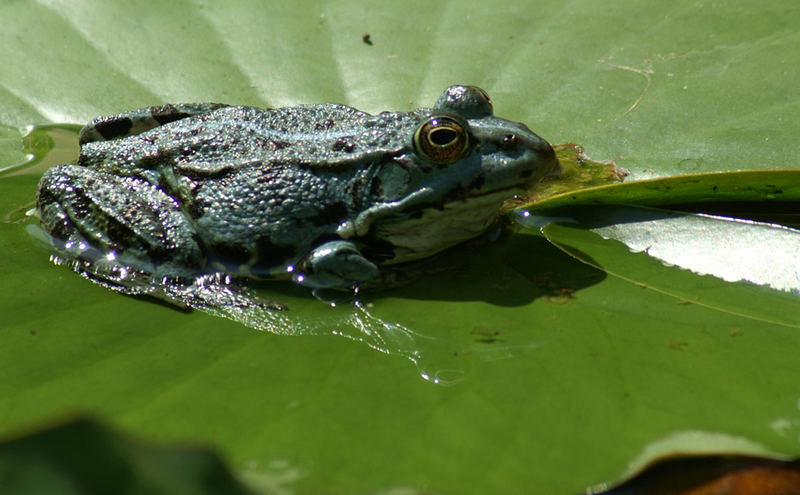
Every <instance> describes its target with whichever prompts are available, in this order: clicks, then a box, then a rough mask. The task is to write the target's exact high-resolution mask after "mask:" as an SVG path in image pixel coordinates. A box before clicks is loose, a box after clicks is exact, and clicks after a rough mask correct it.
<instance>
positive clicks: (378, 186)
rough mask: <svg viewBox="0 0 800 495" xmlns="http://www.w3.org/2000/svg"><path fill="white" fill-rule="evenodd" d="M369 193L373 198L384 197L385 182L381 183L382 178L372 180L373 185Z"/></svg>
mask: <svg viewBox="0 0 800 495" xmlns="http://www.w3.org/2000/svg"><path fill="white" fill-rule="evenodd" d="M369 193H370V194H372V195H373V196H383V181H381V178H380V177H375V178H374V179H372V183H370V185H369Z"/></svg>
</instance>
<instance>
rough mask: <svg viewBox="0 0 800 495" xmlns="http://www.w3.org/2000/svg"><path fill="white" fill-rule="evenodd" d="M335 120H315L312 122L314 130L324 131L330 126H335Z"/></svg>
mask: <svg viewBox="0 0 800 495" xmlns="http://www.w3.org/2000/svg"><path fill="white" fill-rule="evenodd" d="M335 125H336V122H335V121H333V120H331V119H325V120H323V121H322V122H317V123H316V124H314V130H316V131H326V130H328V129H330V128H331V127H333V126H335Z"/></svg>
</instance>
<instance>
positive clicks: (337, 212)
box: [308, 201, 348, 227]
mask: <svg viewBox="0 0 800 495" xmlns="http://www.w3.org/2000/svg"><path fill="white" fill-rule="evenodd" d="M347 213H348V211H347V205H346V204H345V203H343V202H341V201H337V202H335V203H330V204H327V205H325V206H323V207H322V208H321V209H320V210H319V212H318V213H317V214H316V215H314V216H313V217H310V218H309V219H308V220H309V221H310V222H311V223H312V224H314V225H315V226H317V227H319V226H322V225H338V224H339V223H341V221H342V220H344V219H345V218H346V217H347Z"/></svg>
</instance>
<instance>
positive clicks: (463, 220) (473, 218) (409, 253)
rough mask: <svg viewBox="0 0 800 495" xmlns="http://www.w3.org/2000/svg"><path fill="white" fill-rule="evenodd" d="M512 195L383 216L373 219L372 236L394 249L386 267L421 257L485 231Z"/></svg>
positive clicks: (506, 192) (499, 194)
mask: <svg viewBox="0 0 800 495" xmlns="http://www.w3.org/2000/svg"><path fill="white" fill-rule="evenodd" d="M514 192H515V191H510V190H508V189H504V190H499V191H493V192H490V193H487V194H483V195H480V196H471V197H468V198H465V199H462V200H456V201H452V202H450V203H445V204H444V205H443V206H442V207H441V208H439V207H426V208H422V209H418V210H415V214H414V215H410V216H409V215H387V216H386V217H384V218H378V219H375V222H374V225H373V226H372V227H373V235H374V236H375V237H377V238H378V239H380V240H382V241H385V242H388V243H390V244H391V245H392V246H393V247H394V257H393V258H392V259H391V260H388V261H386V263H387V264H394V263H403V262H406V261H413V260H416V259H420V258H424V257H426V256H430V255H432V254H434V253H437V252H439V251H442V250H443V249H447V248H448V247H451V246H453V245H455V244H458V243H460V242H463V241H465V240H467V239H471V238H473V237H476V236H478V235H480V234H482V233H483V232H485V231H486V230H487V229H489V227H491V226H492V225H493V224H494V222H495V221H496V220H497V215H498V211H499V209H500V206H501V205H502V204H503V202H504V201H505V200H507V199H509V198H510V197H511V196H513V195H514ZM516 192H518V191H516Z"/></svg>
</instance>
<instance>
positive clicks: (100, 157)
mask: <svg viewBox="0 0 800 495" xmlns="http://www.w3.org/2000/svg"><path fill="white" fill-rule="evenodd" d="M104 161H106V154H105V153H104V152H102V151H101V152H99V153H97V154H96V155H94V156H93V157H92V158H90V157H89V156H88V155H86V154H84V153H81V154H80V155H79V156H78V165H80V166H82V167H89V166H91V164H92V163H93V162H97V163H102V162H104Z"/></svg>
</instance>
